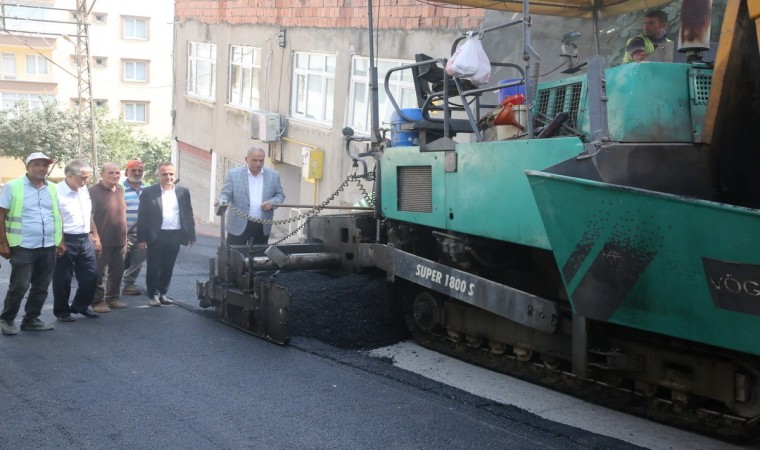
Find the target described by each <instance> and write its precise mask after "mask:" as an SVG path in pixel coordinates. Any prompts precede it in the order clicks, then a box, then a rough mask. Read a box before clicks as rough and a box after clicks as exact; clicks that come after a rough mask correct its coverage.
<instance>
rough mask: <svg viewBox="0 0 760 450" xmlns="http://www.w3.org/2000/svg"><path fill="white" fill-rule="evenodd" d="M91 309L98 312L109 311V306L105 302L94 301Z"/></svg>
mask: <svg viewBox="0 0 760 450" xmlns="http://www.w3.org/2000/svg"><path fill="white" fill-rule="evenodd" d="M92 310H93V311H95V312H96V313H98V314H103V313H107V312H111V308H109V307H108V305H106V302H99V303H95V304H94V305H92Z"/></svg>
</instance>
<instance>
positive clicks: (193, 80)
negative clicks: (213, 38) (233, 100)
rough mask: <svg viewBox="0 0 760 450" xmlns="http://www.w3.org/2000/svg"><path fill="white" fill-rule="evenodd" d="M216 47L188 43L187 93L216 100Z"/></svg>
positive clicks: (199, 43)
mask: <svg viewBox="0 0 760 450" xmlns="http://www.w3.org/2000/svg"><path fill="white" fill-rule="evenodd" d="M215 82H216V45H215V44H204V43H201V42H188V43H187V93H188V94H191V95H195V96H197V97H201V98H205V99H208V100H214V96H215V95H216V87H215Z"/></svg>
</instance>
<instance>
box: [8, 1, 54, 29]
mask: <svg viewBox="0 0 760 450" xmlns="http://www.w3.org/2000/svg"><path fill="white" fill-rule="evenodd" d="M2 3H4V7H3V11H2V14H3V16H4V19H3V27H4V28H5V29H7V30H13V31H16V32H20V33H40V32H43V31H46V30H45V27H46V26H49V24H47V23H45V22H44V20H50V14H51V12H50V9H48V8H40V7H39V6H22V5H19V4H18V3H17V2H14V3H15V4H14V5H10V4H9V3H10V2H2ZM29 19H31V20H29Z"/></svg>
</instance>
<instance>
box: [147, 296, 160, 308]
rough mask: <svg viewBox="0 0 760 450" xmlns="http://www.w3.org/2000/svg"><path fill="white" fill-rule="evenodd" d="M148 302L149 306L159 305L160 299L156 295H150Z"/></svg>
mask: <svg viewBox="0 0 760 450" xmlns="http://www.w3.org/2000/svg"><path fill="white" fill-rule="evenodd" d="M148 304H149V305H150V306H161V300H159V299H158V295H151V296H150V297H148Z"/></svg>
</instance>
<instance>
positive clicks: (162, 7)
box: [54, 0, 174, 138]
mask: <svg viewBox="0 0 760 450" xmlns="http://www.w3.org/2000/svg"><path fill="white" fill-rule="evenodd" d="M56 3H57V5H56V6H57V7H60V8H73V7H74V6H75V2H73V1H71V0H69V1H61V0H59V1H58V2H56ZM94 15H105V22H98V21H96V20H95V19H94ZM127 17H137V18H147V19H148V23H149V27H148V39H145V40H140V39H125V38H124V24H123V19H124V18H127ZM70 20H71V18H70ZM89 20H90V26H89V34H90V41H89V42H90V56H91V61H90V72H91V76H92V98H93V99H95V100H105V101H106V106H107V107H108V110H109V115H110V117H113V118H118V117H119V116H120V115H121V114H122V112H123V102H130V103H143V102H145V103H146V104H147V105H148V108H147V122H146V123H134V125H135V126H136V127H138V129H140V130H142V131H143V132H145V133H146V134H148V135H151V136H155V137H158V138H164V137H167V136H169V135H170V134H171V122H172V119H171V110H172V107H171V97H172V85H173V59H174V56H173V53H172V51H173V44H172V43H173V40H174V24H173V22H174V8H173V5H172V2H166V1H151V0H131V1H128V2H102V1H100V2H97V3H95V6H94V8H93V14H92V15H91V16H90V19H89ZM74 50H75V47H74V45H73V43H70V42H68V41H66V40H64V39H61V38H59V39H58V45H57V47H56V51H55V56H54V58H55V60H56V61H58V62H59V63H60V64H61V65H62V66H64V67H65V68H66V69H68V70H69V71H71V72H73V73H76V65H75V64H74V61H73V59H72V56H73V55H74ZM95 58H105V67H100V66H98V65H97V64H96V63H95V61H94V60H95ZM124 61H141V62H142V61H144V62H147V63H148V76H147V81H146V82H141V81H140V82H134V81H133V82H130V81H125V80H124ZM58 72H59V75H58V80H59V86H60V89H59V95H58V99H59V101H60V102H61V103H62V104H63V105H66V106H70V105H72V104H73V103H72V102H73V100H75V99H76V98H77V79H76V78H75V77H72V76H69V75H65V74H61V73H60V72H61V71H60V70H59V71H58Z"/></svg>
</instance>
